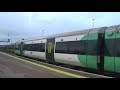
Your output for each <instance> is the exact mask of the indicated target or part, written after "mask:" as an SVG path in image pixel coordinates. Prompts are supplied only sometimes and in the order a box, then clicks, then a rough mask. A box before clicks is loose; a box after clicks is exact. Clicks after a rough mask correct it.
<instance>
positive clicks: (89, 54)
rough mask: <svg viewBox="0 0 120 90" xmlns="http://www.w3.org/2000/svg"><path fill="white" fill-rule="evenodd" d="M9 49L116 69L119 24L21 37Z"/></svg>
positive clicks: (119, 54)
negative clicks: (37, 36) (27, 37)
mask: <svg viewBox="0 0 120 90" xmlns="http://www.w3.org/2000/svg"><path fill="white" fill-rule="evenodd" d="M13 49H14V53H15V54H16V55H21V56H26V57H31V58H37V59H41V60H44V61H48V62H52V63H62V64H66V65H73V66H77V67H83V68H88V69H94V70H96V71H99V72H105V71H108V72H114V73H120V25H113V26H108V27H107V26H106V27H98V28H91V29H85V30H78V31H73V32H66V33H62V34H56V35H52V36H46V37H42V38H36V39H29V40H21V41H18V42H16V43H15V44H14V48H13Z"/></svg>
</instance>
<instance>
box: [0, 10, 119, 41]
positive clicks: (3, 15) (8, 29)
mask: <svg viewBox="0 0 120 90" xmlns="http://www.w3.org/2000/svg"><path fill="white" fill-rule="evenodd" d="M92 18H94V19H95V27H101V26H111V25H118V24H120V20H119V18H120V12H0V40H6V39H7V38H8V36H7V35H8V33H9V34H10V38H12V42H13V43H14V42H16V41H17V40H20V39H22V38H24V39H28V38H38V37H41V35H42V32H41V31H40V30H45V31H44V33H43V35H44V36H48V35H53V34H58V33H64V32H71V31H77V30H82V29H88V28H92V26H93V22H92Z"/></svg>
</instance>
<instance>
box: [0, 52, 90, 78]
mask: <svg viewBox="0 0 120 90" xmlns="http://www.w3.org/2000/svg"><path fill="white" fill-rule="evenodd" d="M1 53H3V52H1ZM3 54H5V55H8V54H6V53H3ZM8 56H10V57H13V58H16V59H19V60H21V61H24V62H28V63H30V64H33V65H36V66H39V67H42V68H45V69H48V70H51V71H55V72H58V73H61V74H64V75H68V76H71V77H74V78H88V77H85V76H80V75H77V74H73V73H69V72H65V71H62V70H58V69H54V68H51V67H48V66H45V65H42V64H37V63H34V62H31V61H28V60H25V59H21V58H18V57H15V56H12V55H8Z"/></svg>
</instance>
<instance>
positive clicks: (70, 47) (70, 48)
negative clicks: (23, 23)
mask: <svg viewBox="0 0 120 90" xmlns="http://www.w3.org/2000/svg"><path fill="white" fill-rule="evenodd" d="M84 36H85V35H76V36H67V37H58V38H56V39H55V42H56V44H55V61H56V62H59V63H65V64H70V65H75V66H83V67H85V64H84V63H81V60H82V58H78V56H77V53H84V48H83V46H84V45H83V44H82V43H83V42H80V39H81V38H82V37H84ZM80 43H81V44H82V45H81V44H80ZM80 45H81V46H80ZM77 50H78V51H77ZM79 51H81V52H79ZM82 51H83V52H82Z"/></svg>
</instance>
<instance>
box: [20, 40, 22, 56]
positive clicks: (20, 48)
mask: <svg viewBox="0 0 120 90" xmlns="http://www.w3.org/2000/svg"><path fill="white" fill-rule="evenodd" d="M20 54H21V55H23V42H21V43H20Z"/></svg>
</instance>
